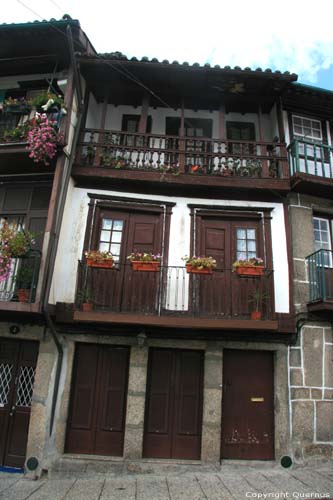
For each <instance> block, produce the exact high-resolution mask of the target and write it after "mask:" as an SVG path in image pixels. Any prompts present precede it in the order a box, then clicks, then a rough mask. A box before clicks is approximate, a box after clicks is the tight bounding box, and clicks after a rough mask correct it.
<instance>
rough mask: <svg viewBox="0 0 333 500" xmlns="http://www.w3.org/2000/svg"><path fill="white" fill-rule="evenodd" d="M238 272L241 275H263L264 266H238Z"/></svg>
mask: <svg viewBox="0 0 333 500" xmlns="http://www.w3.org/2000/svg"><path fill="white" fill-rule="evenodd" d="M235 270H236V273H237V274H239V275H240V276H263V274H264V266H238V267H236V269H235Z"/></svg>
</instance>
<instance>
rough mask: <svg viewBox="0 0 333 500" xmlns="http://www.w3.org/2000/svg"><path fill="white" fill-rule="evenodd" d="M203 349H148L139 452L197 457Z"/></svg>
mask: <svg viewBox="0 0 333 500" xmlns="http://www.w3.org/2000/svg"><path fill="white" fill-rule="evenodd" d="M202 383H203V353H202V352H200V351H187V350H186V351H185V350H175V349H150V352H149V372H148V383H147V404H146V417H145V434H144V446H143V455H144V456H145V457H154V458H179V459H192V460H198V459H200V450H201V424H202Z"/></svg>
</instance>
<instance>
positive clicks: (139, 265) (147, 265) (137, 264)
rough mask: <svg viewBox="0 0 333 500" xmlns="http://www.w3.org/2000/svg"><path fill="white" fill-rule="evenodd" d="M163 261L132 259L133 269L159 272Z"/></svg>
mask: <svg viewBox="0 0 333 500" xmlns="http://www.w3.org/2000/svg"><path fill="white" fill-rule="evenodd" d="M160 265H161V263H160V262H159V261H157V260H156V261H151V262H143V261H141V260H132V269H133V271H150V272H158V271H159V270H160Z"/></svg>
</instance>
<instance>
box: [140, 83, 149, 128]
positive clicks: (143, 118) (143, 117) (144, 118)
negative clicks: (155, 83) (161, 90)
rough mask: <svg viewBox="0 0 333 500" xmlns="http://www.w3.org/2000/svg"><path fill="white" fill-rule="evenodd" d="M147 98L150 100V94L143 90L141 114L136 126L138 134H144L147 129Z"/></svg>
mask: <svg viewBox="0 0 333 500" xmlns="http://www.w3.org/2000/svg"><path fill="white" fill-rule="evenodd" d="M149 100H150V95H149V94H148V92H145V93H144V95H143V99H142V108H141V116H140V120H139V126H138V132H139V134H145V133H146V131H147V120H148V110H149Z"/></svg>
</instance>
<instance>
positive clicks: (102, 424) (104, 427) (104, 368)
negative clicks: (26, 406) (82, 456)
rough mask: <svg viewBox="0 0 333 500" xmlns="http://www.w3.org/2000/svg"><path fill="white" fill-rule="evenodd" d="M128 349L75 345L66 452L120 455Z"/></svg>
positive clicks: (123, 423)
mask: <svg viewBox="0 0 333 500" xmlns="http://www.w3.org/2000/svg"><path fill="white" fill-rule="evenodd" d="M128 363H129V348H127V347H114V346H112V347H110V346H107V345H92V344H78V345H77V348H76V353H75V360H74V371H73V383H72V393H71V405H70V415H69V419H68V427H67V440H66V451H67V452H70V453H87V454H96V455H113V456H122V454H123V443H124V428H125V415H126V395H127V381H128Z"/></svg>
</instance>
